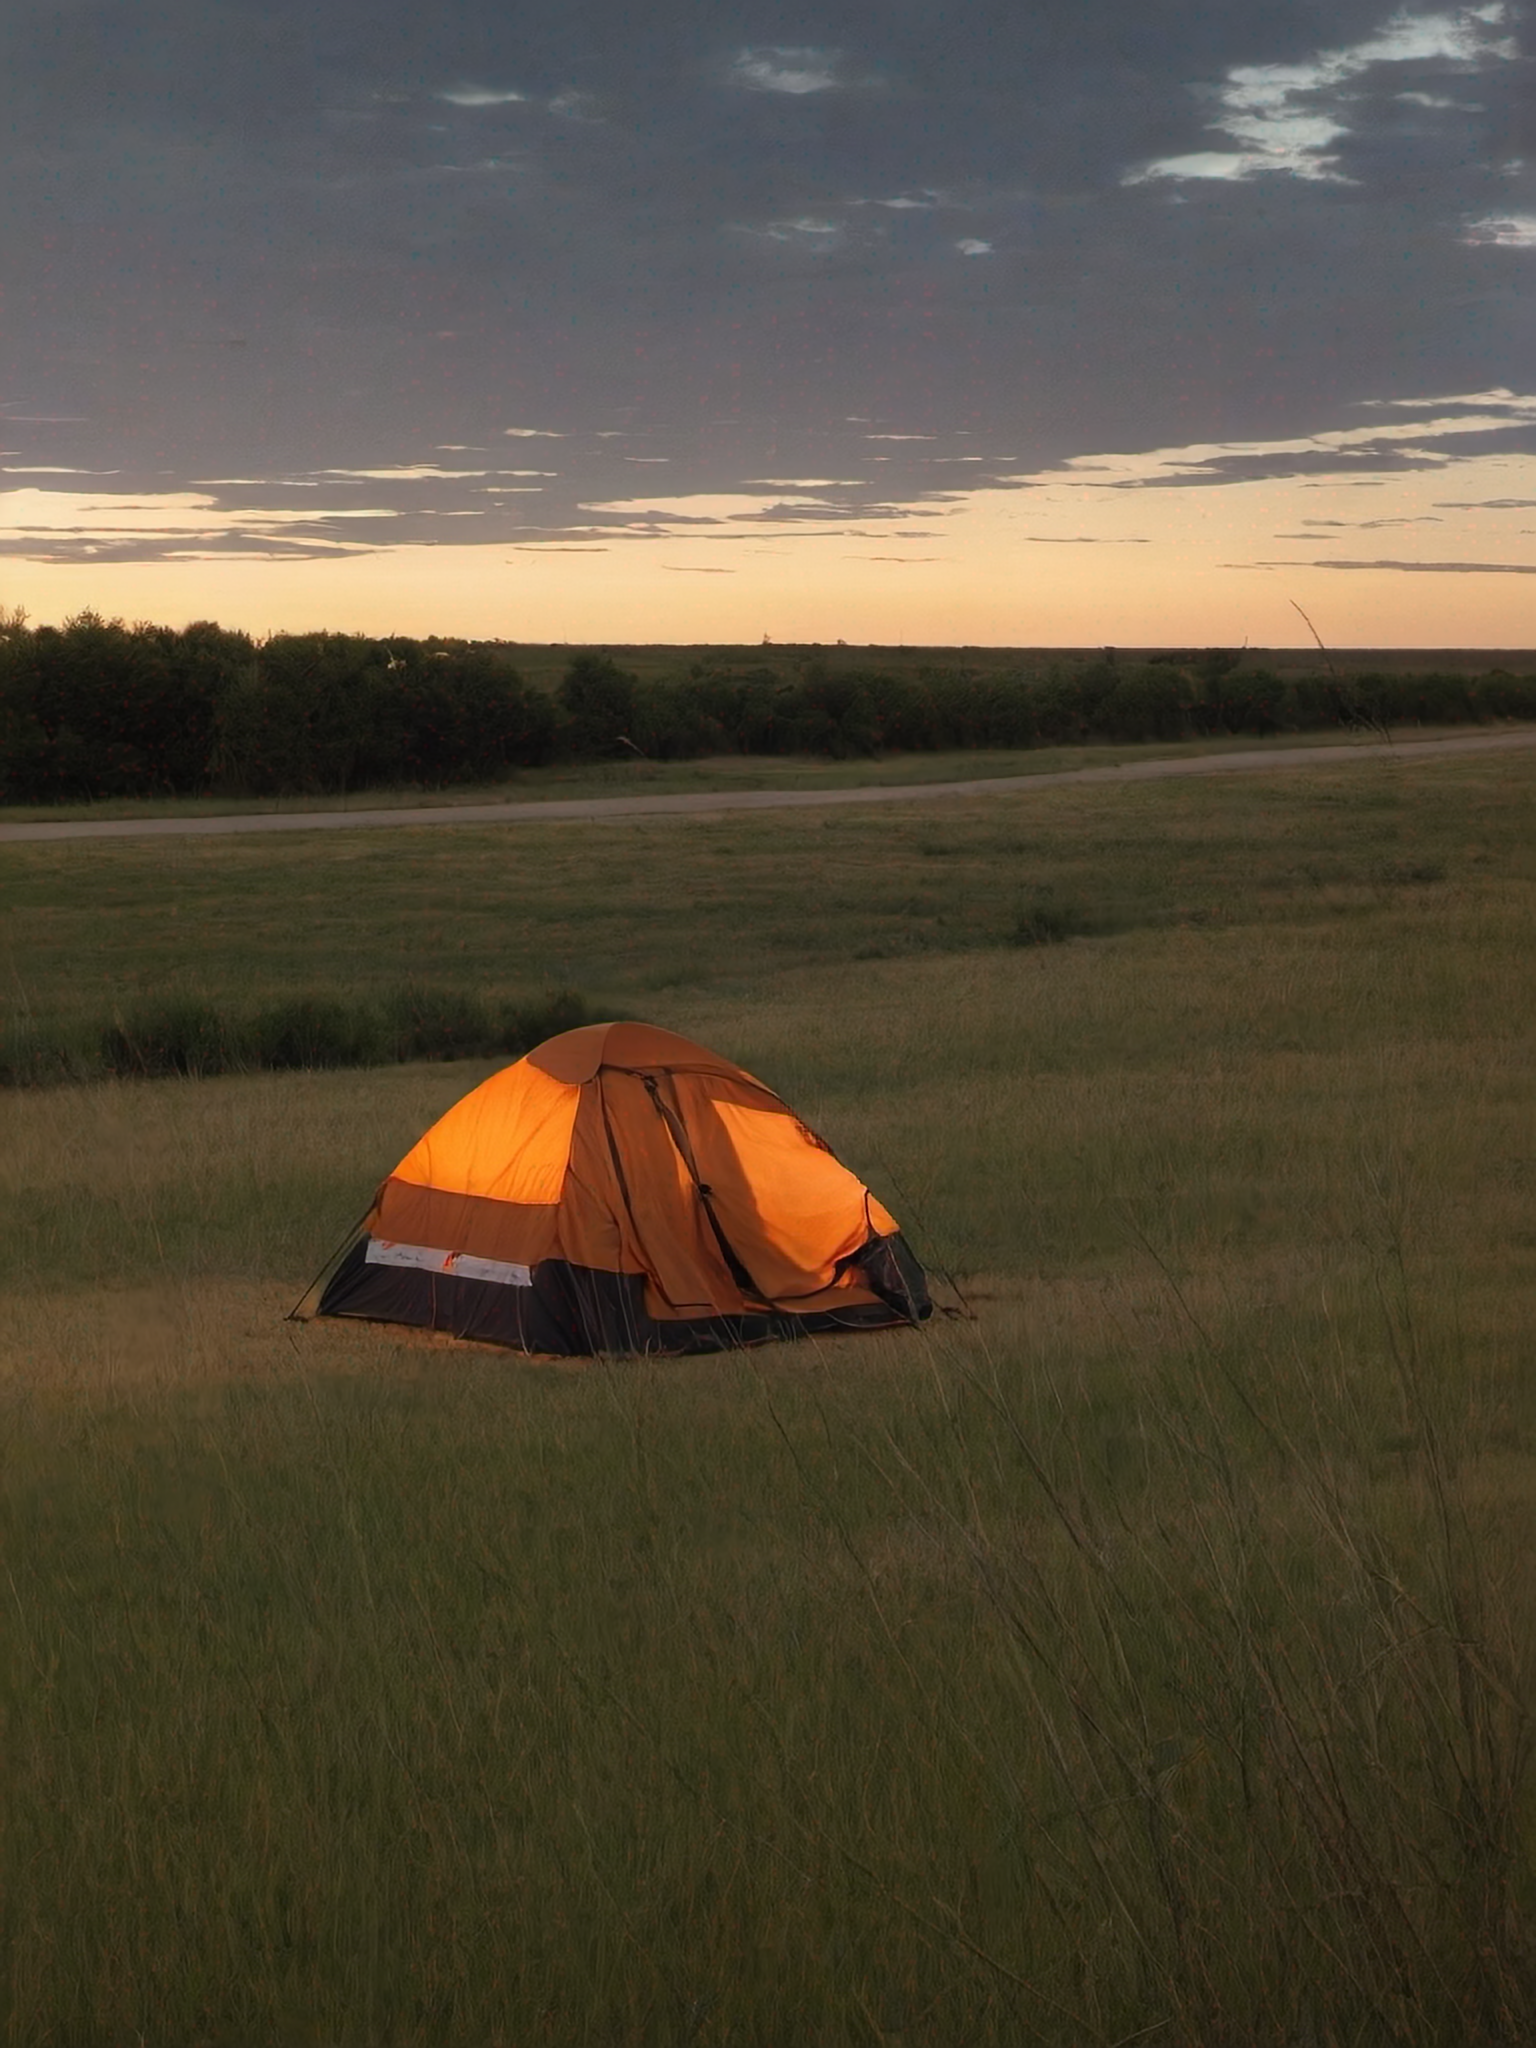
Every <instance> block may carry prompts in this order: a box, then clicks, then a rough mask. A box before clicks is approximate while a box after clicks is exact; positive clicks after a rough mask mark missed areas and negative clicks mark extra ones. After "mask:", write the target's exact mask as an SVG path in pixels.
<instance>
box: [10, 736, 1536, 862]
mask: <svg viewBox="0 0 1536 2048" xmlns="http://www.w3.org/2000/svg"><path fill="white" fill-rule="evenodd" d="M1514 747H1536V730H1522V731H1518V732H1491V733H1490V732H1479V733H1469V734H1467V735H1465V736H1464V737H1461V738H1457V739H1449V740H1399V741H1391V742H1376V741H1371V742H1369V743H1351V744H1347V745H1343V746H1336V747H1329V746H1323V747H1255V748H1253V749H1252V750H1251V751H1247V752H1244V753H1236V754H1195V755H1187V756H1183V757H1181V758H1177V759H1172V760H1170V759H1168V758H1167V757H1164V758H1162V759H1160V760H1159V759H1153V760H1150V761H1128V762H1124V763H1120V764H1117V765H1116V766H1114V767H1105V768H1068V769H1063V770H1060V771H1058V772H1056V773H1053V774H1048V775H994V776H983V777H980V778H978V779H977V780H976V781H974V782H906V783H879V784H864V785H863V786H861V787H859V788H855V789H725V790H695V791H689V792H687V793H684V794H679V795H675V796H611V797H608V796H605V797H571V798H562V799H559V800H556V801H551V802H548V803H520V804H437V805H433V806H431V807H430V808H422V809H418V810H392V811H252V812H246V813H244V814H243V815H239V816H230V817H207V818H186V817H183V818H101V819H87V820H78V821H75V822H73V823H67V824H57V825H52V824H40V825H0V841H5V840H22V839H159V838H168V837H169V838H203V837H206V836H210V835H212V834H215V833H226V832H359V831H365V830H366V831H378V830H379V829H380V828H381V827H386V826H396V825H542V824H548V823H550V822H552V821H556V820H559V819H562V818H586V819H595V820H601V819H604V818H665V817H698V816H700V815H701V814H707V813H709V812H711V811H717V812H718V811H783V810H820V809H822V808H824V807H825V806H827V805H831V804H913V803H927V802H931V801H933V800H934V799H935V798H938V797H944V796H1020V795H1024V794H1026V793H1027V792H1028V791H1030V790H1032V789H1056V788H1060V787H1061V785H1062V784H1063V783H1068V782H1161V781H1164V780H1165V779H1171V778H1172V777H1174V776H1181V775H1251V774H1260V773H1263V772H1264V771H1266V770H1276V769H1282V768H1330V767H1338V766H1340V765H1341V764H1343V763H1345V762H1349V761H1381V760H1392V761H1427V760H1436V761H1441V760H1446V759H1448V758H1450V757H1451V756H1453V755H1459V754H1491V753H1502V752H1504V751H1505V750H1506V749H1509V748H1514Z"/></svg>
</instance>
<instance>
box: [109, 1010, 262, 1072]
mask: <svg viewBox="0 0 1536 2048" xmlns="http://www.w3.org/2000/svg"><path fill="white" fill-rule="evenodd" d="M231 1037H232V1035H231V1033H230V1032H229V1030H228V1029H227V1027H226V1025H225V1022H224V1019H223V1018H222V1017H221V1016H220V1015H219V1013H218V1011H217V1010H215V1009H214V1008H213V1006H212V1005H211V1004H209V1003H200V1002H193V1001H190V1000H187V1001H179V1002H172V1003H164V1004H161V1005H160V1006H158V1007H157V1008H154V1009H148V1010H141V1011H140V1012H138V1014H137V1015H136V1016H133V1017H131V1018H129V1019H127V1020H126V1021H125V1020H124V1019H122V1018H117V1019H115V1020H114V1021H113V1022H112V1023H111V1024H109V1025H108V1026H107V1027H106V1029H105V1030H104V1031H103V1032H102V1034H101V1065H102V1069H103V1071H104V1072H105V1073H108V1074H116V1075H120V1076H122V1077H124V1078H131V1079H134V1080H155V1079H158V1078H160V1077H161V1076H164V1075H169V1074H222V1073H226V1072H227V1071H228V1070H229V1068H230V1067H231V1066H232V1065H234V1064H235V1063H236V1055H235V1048H234V1046H233V1044H232V1042H231Z"/></svg>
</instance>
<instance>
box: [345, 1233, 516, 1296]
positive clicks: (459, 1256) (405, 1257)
mask: <svg viewBox="0 0 1536 2048" xmlns="http://www.w3.org/2000/svg"><path fill="white" fill-rule="evenodd" d="M363 1258H364V1262H365V1263H366V1264H367V1265H370V1266H419V1267H422V1268H424V1269H425V1270H426V1271H427V1272H429V1273H445V1274H448V1275H449V1276H450V1277H451V1278H453V1279H455V1280H494V1281H497V1282H498V1283H499V1284H500V1285H501V1286H503V1287H531V1286H532V1285H533V1273H532V1270H531V1269H530V1268H529V1267H527V1266H514V1265H512V1264H510V1263H509V1262H508V1261H507V1260H506V1259H477V1258H476V1257H475V1256H474V1254H473V1253H472V1252H445V1251H439V1250H438V1249H437V1247H436V1246H435V1245H430V1244H393V1243H391V1241H390V1240H389V1239H388V1238H384V1237H370V1238H369V1240H368V1249H367V1250H366V1251H365V1252H364V1254H363Z"/></svg>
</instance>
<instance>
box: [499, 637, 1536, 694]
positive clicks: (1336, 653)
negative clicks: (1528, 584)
mask: <svg viewBox="0 0 1536 2048" xmlns="http://www.w3.org/2000/svg"><path fill="white" fill-rule="evenodd" d="M584 651H585V649H584V648H583V647H580V646H577V645H571V646H566V645H563V644H562V645H558V646H550V645H548V644H544V643H540V644H534V643H531V642H529V643H523V642H518V643H516V644H515V645H514V646H512V648H511V652H512V653H513V655H514V658H515V659H516V661H517V665H518V667H519V669H520V670H521V672H522V674H523V675H524V676H525V677H526V678H527V680H528V681H529V682H532V683H539V684H543V685H547V686H548V687H549V688H553V687H554V685H555V684H556V683H557V682H558V681H559V680H560V677H561V676H562V675H563V674H564V672H565V667H566V664H567V662H569V661H570V659H571V657H572V655H574V654H578V653H582V652H584ZM599 651H600V652H601V653H603V654H607V655H610V656H611V657H612V658H613V659H614V660H615V661H617V662H618V663H620V664H621V666H623V667H624V668H627V669H629V670H631V671H632V673H634V674H635V675H638V676H640V677H641V678H642V679H645V680H650V679H652V678H660V677H663V676H675V675H683V674H686V673H687V671H688V670H689V668H690V667H692V666H693V664H694V663H695V662H697V663H699V664H700V665H701V666H703V667H706V668H707V667H710V666H712V665H713V666H721V667H738V666H739V667H750V666H751V665H752V664H754V663H763V664H765V665H767V666H769V667H778V666H779V665H780V664H782V663H786V662H788V663H794V664H799V663H801V662H806V661H820V662H824V663H825V664H826V666H827V668H828V669H829V670H831V671H832V672H833V673H836V672H837V671H838V670H839V669H848V668H872V667H878V668H879V669H880V671H881V673H882V674H885V675H916V674H917V673H918V672H919V671H920V670H922V669H925V668H945V669H954V668H969V669H974V670H976V671H978V672H979V673H981V674H984V675H988V674H1008V673H1012V672H1015V671H1017V670H1019V669H1030V668H1038V669H1040V670H1042V671H1043V670H1045V669H1048V668H1051V667H1052V666H1059V665H1062V664H1070V663H1073V662H1090V661H1100V660H1102V659H1103V656H1104V649H1103V648H1102V647H888V646H877V645H875V644H874V643H871V644H870V645H868V646H858V645H854V646H849V645H848V644H847V643H846V642H845V641H842V640H839V641H836V642H834V643H829V644H826V645H823V644H822V643H820V642H816V643H811V642H804V643H801V642H789V641H783V642H780V641H774V642H769V643H749V644H748V645H745V646H741V647H727V646H718V647H717V646H713V645H699V646H693V647H690V646H677V647H668V646H662V645H659V644H652V643H640V644H637V645H634V646H620V645H617V644H615V645H613V646H606V645H605V646H604V647H602V648H601V649H600V650H599ZM1182 651H1183V650H1177V649H1170V648H1163V647H1117V648H1116V649H1115V650H1114V652H1115V656H1116V658H1117V659H1118V660H1120V661H1123V662H1125V663H1127V664H1130V663H1134V662H1138V661H1147V660H1150V659H1152V658H1153V657H1154V656H1156V655H1159V654H1167V653H1172V652H1182ZM1190 651H1192V652H1198V651H1199V650H1190ZM1327 658H1328V659H1329V660H1330V661H1331V662H1332V663H1333V665H1334V667H1335V668H1336V669H1338V670H1339V671H1340V672H1341V673H1343V674H1348V675H1361V674H1366V673H1369V672H1370V671H1372V670H1375V671H1376V672H1378V673H1382V674H1387V675H1405V674H1412V673H1413V672H1415V671H1418V670H1437V671H1439V672H1440V673H1441V674H1449V675H1486V674H1487V672H1488V671H1489V670H1490V669H1496V668H1502V669H1508V670H1509V671H1510V673H1511V674H1513V675H1526V674H1530V673H1533V672H1536V649H1530V648H1495V647H1384V648H1383V647H1333V648H1330V649H1329V651H1328V657H1327ZM1320 660H1321V657H1320V656H1319V654H1318V651H1317V648H1316V647H1315V646H1313V645H1312V644H1311V643H1310V642H1309V643H1307V644H1306V645H1298V646H1296V647H1247V648H1244V649H1243V659H1242V667H1243V668H1244V669H1254V668H1267V669H1272V670H1273V671H1274V672H1275V673H1276V674H1277V675H1310V674H1312V673H1314V672H1315V671H1316V669H1317V668H1318V666H1319V664H1320Z"/></svg>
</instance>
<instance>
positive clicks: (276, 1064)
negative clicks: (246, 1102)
mask: <svg viewBox="0 0 1536 2048" xmlns="http://www.w3.org/2000/svg"><path fill="white" fill-rule="evenodd" d="M240 1043H241V1046H242V1050H243V1051H244V1053H245V1056H246V1057H245V1059H244V1060H243V1061H242V1064H243V1065H248V1066H252V1067H269V1068H272V1069H274V1070H281V1069H285V1068H300V1069H309V1070H313V1069H316V1068H320V1067H371V1066H379V1065H382V1064H383V1063H384V1060H385V1058H386V1056H387V1055H386V1051H385V1044H384V1035H383V1033H382V1032H381V1031H380V1029H379V1021H378V1018H377V1016H376V1015H375V1013H374V1012H373V1011H372V1010H371V1009H367V1008H364V1007H361V1006H359V1005H356V1004H350V1003H340V1002H334V1001H330V1000H327V999H326V998H324V997H320V996H295V997H293V998H291V999H290V1000H289V1001H288V1002H285V1003H276V1004H274V1005H273V1006H272V1007H271V1008H270V1009H266V1010H262V1011H259V1012H258V1013H257V1015H256V1016H255V1017H254V1018H253V1019H252V1020H251V1022H250V1023H249V1024H248V1025H247V1026H246V1027H245V1029H244V1031H243V1032H242V1033H241V1034H240Z"/></svg>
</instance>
